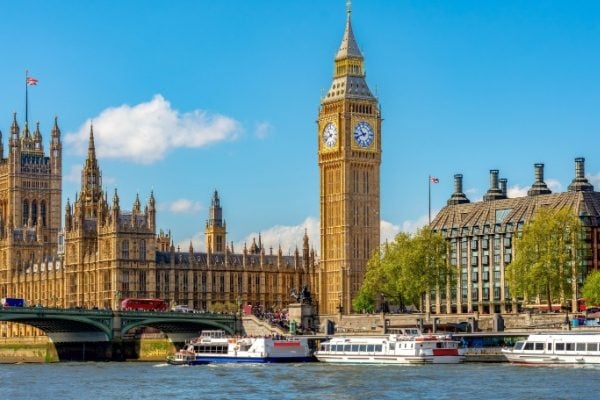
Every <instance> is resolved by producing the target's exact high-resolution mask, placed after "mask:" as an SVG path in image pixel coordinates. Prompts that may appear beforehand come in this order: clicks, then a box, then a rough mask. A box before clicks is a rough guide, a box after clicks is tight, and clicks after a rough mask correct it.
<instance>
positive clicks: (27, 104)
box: [25, 69, 29, 125]
mask: <svg viewBox="0 0 600 400" xmlns="http://www.w3.org/2000/svg"><path fill="white" fill-rule="evenodd" d="M28 77H29V70H27V69H26V70H25V124H26V125H29V99H28V89H27V86H29V84H28V83H27V78H28Z"/></svg>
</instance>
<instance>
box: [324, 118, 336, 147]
mask: <svg viewBox="0 0 600 400" xmlns="http://www.w3.org/2000/svg"><path fill="white" fill-rule="evenodd" d="M337 137H338V131H337V128H336V127H335V125H334V124H333V123H331V122H330V123H328V124H327V125H325V129H323V143H325V146H327V147H333V146H334V145H335V144H336V143H337Z"/></svg>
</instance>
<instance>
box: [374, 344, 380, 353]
mask: <svg viewBox="0 0 600 400" xmlns="http://www.w3.org/2000/svg"><path fill="white" fill-rule="evenodd" d="M375 351H376V352H378V353H381V345H380V344H378V345H375Z"/></svg>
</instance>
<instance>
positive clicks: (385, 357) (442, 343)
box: [315, 328, 464, 364]
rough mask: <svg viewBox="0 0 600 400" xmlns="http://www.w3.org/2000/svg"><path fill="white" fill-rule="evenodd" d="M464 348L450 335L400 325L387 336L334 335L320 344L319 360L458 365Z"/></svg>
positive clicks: (358, 362) (316, 354)
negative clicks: (399, 327) (424, 331)
mask: <svg viewBox="0 0 600 400" xmlns="http://www.w3.org/2000/svg"><path fill="white" fill-rule="evenodd" d="M463 353H464V349H462V348H461V346H460V342H459V341H458V340H455V339H453V338H452V336H450V335H445V334H444V335H437V334H425V335H424V334H422V333H421V331H420V330H419V329H416V328H402V329H400V332H399V333H394V334H390V335H387V336H335V337H333V338H331V339H330V340H329V341H327V342H324V343H322V344H321V346H320V348H319V350H318V351H316V352H315V357H316V358H317V360H319V361H321V362H327V363H341V364H344V363H347V364H458V363H462V362H463V361H464V354H463Z"/></svg>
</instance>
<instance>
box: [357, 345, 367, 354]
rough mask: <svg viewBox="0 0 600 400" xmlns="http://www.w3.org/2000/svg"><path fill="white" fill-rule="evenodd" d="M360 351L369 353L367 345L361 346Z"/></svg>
mask: <svg viewBox="0 0 600 400" xmlns="http://www.w3.org/2000/svg"><path fill="white" fill-rule="evenodd" d="M359 349H360V351H361V352H363V353H364V352H365V351H367V345H366V344H361V345H360V347H359Z"/></svg>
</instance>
